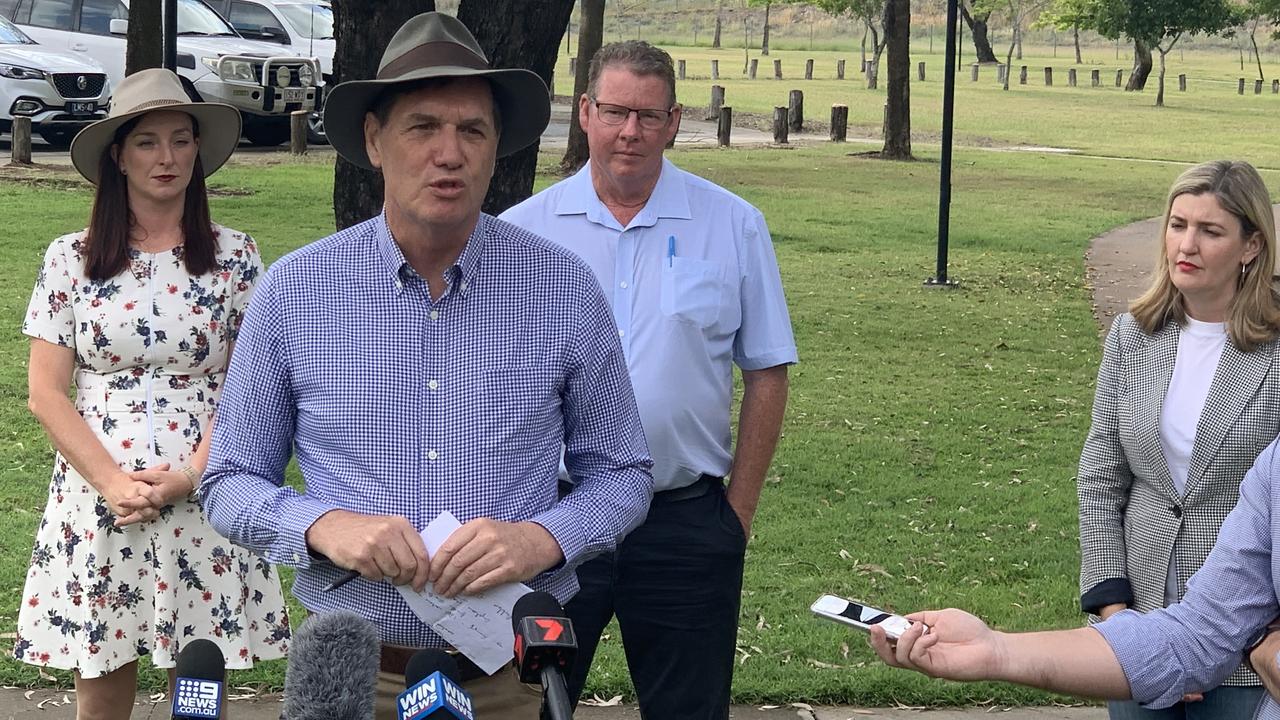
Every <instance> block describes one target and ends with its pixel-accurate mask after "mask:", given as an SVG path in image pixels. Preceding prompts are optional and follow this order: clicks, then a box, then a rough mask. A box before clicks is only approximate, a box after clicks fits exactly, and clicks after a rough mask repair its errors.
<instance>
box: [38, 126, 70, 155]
mask: <svg viewBox="0 0 1280 720" xmlns="http://www.w3.org/2000/svg"><path fill="white" fill-rule="evenodd" d="M38 132H39V133H40V137H42V138H44V141H45V142H47V143H49V144H50V145H52V146H54V147H55V148H58V149H59V150H65V149H66V148H67V147H68V146H70V145H71V139H72V138H74V137H75V136H76V131H75V130H63V129H57V130H54V129H48V130H39V131H38Z"/></svg>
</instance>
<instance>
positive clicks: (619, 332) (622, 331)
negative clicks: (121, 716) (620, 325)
mask: <svg viewBox="0 0 1280 720" xmlns="http://www.w3.org/2000/svg"><path fill="white" fill-rule="evenodd" d="M626 334H627V332H626V331H625V330H619V331H618V337H622V336H623V335H626Z"/></svg>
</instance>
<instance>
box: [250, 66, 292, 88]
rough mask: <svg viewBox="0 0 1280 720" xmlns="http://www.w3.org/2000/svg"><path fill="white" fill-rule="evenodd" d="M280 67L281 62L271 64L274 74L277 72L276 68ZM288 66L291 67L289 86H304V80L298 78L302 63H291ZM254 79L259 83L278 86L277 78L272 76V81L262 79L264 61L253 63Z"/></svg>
mask: <svg viewBox="0 0 1280 720" xmlns="http://www.w3.org/2000/svg"><path fill="white" fill-rule="evenodd" d="M278 67H280V63H272V64H271V70H272V74H273V75H274V74H275V69H276V68H278ZM288 67H289V87H302V81H301V80H299V79H298V70H299V69H300V68H301V67H302V65H289V66H288ZM253 79H254V80H257V81H258V84H259V85H271V86H275V87H278V86H277V85H276V79H275V78H271V80H270V82H265V83H264V82H263V81H262V63H254V64H253Z"/></svg>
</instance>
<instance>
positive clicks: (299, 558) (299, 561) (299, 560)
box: [293, 553, 302, 564]
mask: <svg viewBox="0 0 1280 720" xmlns="http://www.w3.org/2000/svg"><path fill="white" fill-rule="evenodd" d="M293 561H294V562H295V563H298V564H301V563H302V558H301V557H299V556H298V553H294V554H293Z"/></svg>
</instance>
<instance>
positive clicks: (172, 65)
mask: <svg viewBox="0 0 1280 720" xmlns="http://www.w3.org/2000/svg"><path fill="white" fill-rule="evenodd" d="M163 46H164V66H165V67H166V68H168V69H169V70H172V71H173V72H178V0H164V43H163Z"/></svg>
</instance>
